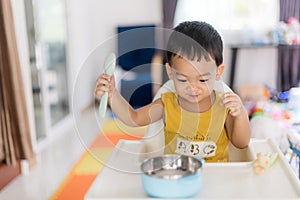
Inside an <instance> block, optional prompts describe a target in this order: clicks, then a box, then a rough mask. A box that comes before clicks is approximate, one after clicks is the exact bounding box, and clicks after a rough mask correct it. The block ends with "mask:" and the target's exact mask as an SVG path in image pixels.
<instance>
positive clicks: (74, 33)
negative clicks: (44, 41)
mask: <svg viewBox="0 0 300 200" xmlns="http://www.w3.org/2000/svg"><path fill="white" fill-rule="evenodd" d="M161 10H162V8H161V0H109V1H108V0H84V1H82V0H67V17H68V19H67V23H68V29H69V31H68V32H69V46H68V47H69V55H68V60H69V67H70V69H71V71H70V74H71V80H70V84H71V87H72V90H73V86H74V84H75V83H76V90H77V91H80V95H79V96H76V97H74V100H75V101H74V104H78V105H77V106H76V107H78V108H81V109H82V108H85V107H86V106H88V105H89V104H90V103H91V102H92V100H93V99H92V96H91V94H92V93H93V91H94V84H95V80H96V78H97V76H99V75H100V72H101V71H102V69H101V66H102V64H103V63H97V62H98V61H99V60H101V59H98V58H97V55H95V51H94V50H95V49H96V48H97V47H99V46H101V45H102V46H104V47H105V48H107V51H109V50H111V51H115V52H116V44H115V43H113V42H112V41H108V40H111V38H112V37H113V36H114V35H115V34H116V27H117V26H118V25H138V24H157V25H160V24H161V21H162V13H161ZM104 47H103V48H104ZM98 52H101V51H99V50H98ZM91 54H93V55H91ZM98 56H99V57H100V56H105V55H100V54H98ZM87 58H88V60H86V59H87ZM78 83H80V84H78Z"/></svg>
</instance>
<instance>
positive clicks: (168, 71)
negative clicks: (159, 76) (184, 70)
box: [165, 63, 173, 80]
mask: <svg viewBox="0 0 300 200" xmlns="http://www.w3.org/2000/svg"><path fill="white" fill-rule="evenodd" d="M165 66H166V69H167V74H168V77H169V79H170V80H173V75H172V69H171V66H170V65H169V63H166V65H165Z"/></svg>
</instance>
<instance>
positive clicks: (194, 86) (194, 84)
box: [190, 81, 200, 91]
mask: <svg viewBox="0 0 300 200" xmlns="http://www.w3.org/2000/svg"><path fill="white" fill-rule="evenodd" d="M190 86H191V89H192V90H193V91H197V90H199V88H200V82H199V81H193V82H190Z"/></svg>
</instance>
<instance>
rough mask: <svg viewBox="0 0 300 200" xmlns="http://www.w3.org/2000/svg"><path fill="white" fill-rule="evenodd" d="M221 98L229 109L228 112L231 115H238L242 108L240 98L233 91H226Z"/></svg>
mask: <svg viewBox="0 0 300 200" xmlns="http://www.w3.org/2000/svg"><path fill="white" fill-rule="evenodd" d="M222 100H223V101H222V103H223V105H224V107H225V108H228V109H229V114H230V115H231V116H233V117H237V116H239V115H240V114H241V112H242V110H243V109H244V108H243V103H242V100H241V99H240V97H239V96H238V95H237V94H235V93H233V92H226V93H225V94H224V95H223V99H222Z"/></svg>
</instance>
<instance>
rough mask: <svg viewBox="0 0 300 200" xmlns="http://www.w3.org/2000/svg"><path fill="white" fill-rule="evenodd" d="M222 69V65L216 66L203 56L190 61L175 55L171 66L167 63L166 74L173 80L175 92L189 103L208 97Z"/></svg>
mask: <svg viewBox="0 0 300 200" xmlns="http://www.w3.org/2000/svg"><path fill="white" fill-rule="evenodd" d="M223 69H224V67H223V65H221V66H219V67H217V66H216V64H215V63H214V62H213V61H206V60H205V59H204V58H203V59H201V61H196V60H194V61H190V60H187V59H185V58H182V57H178V56H175V57H173V58H172V64H171V66H170V65H169V64H167V70H168V75H169V78H170V79H172V80H173V81H174V84H175V89H176V92H177V94H178V95H179V96H180V97H181V98H183V99H185V100H187V101H189V102H191V103H198V102H200V101H201V100H203V99H206V98H207V97H210V95H211V93H212V91H213V87H214V84H215V81H216V80H219V79H220V76H221V75H222V73H223Z"/></svg>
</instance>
